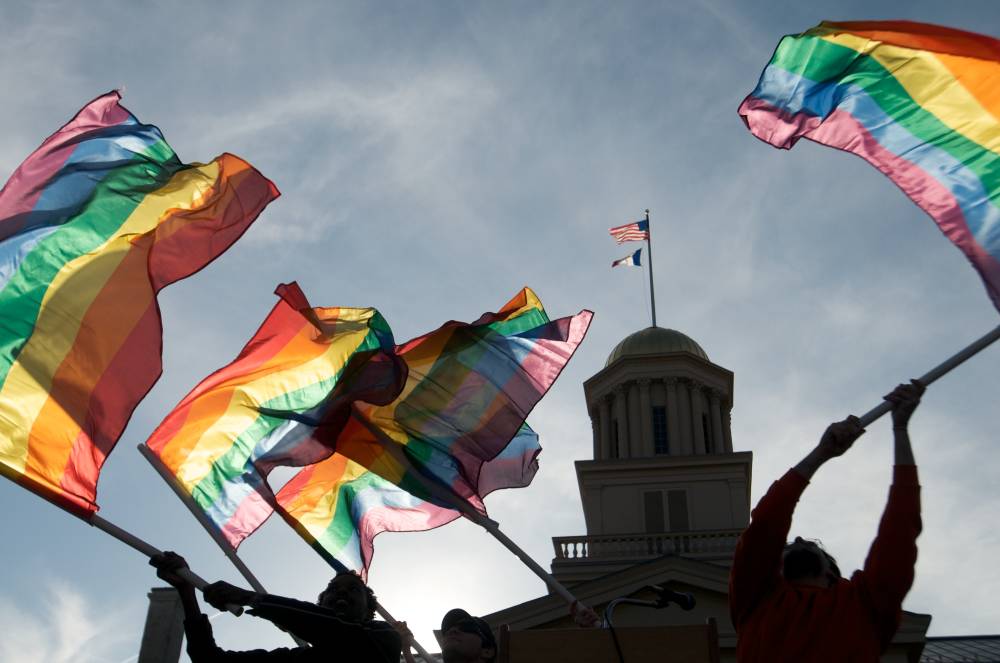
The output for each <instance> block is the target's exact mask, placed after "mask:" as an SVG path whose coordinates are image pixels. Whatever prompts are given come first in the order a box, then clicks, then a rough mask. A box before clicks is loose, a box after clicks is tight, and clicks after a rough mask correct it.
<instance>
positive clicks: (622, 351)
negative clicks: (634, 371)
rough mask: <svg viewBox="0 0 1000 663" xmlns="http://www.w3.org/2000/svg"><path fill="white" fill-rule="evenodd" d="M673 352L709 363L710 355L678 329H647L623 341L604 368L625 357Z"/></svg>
mask: <svg viewBox="0 0 1000 663" xmlns="http://www.w3.org/2000/svg"><path fill="white" fill-rule="evenodd" d="M671 352H689V353H691V354H693V355H695V356H696V357H700V358H701V359H704V360H705V361H708V354H706V353H705V351H704V350H702V348H701V346H700V345H698V344H697V343H695V341H694V339H692V338H691V337H690V336H688V335H686V334H682V333H681V332H679V331H677V330H676V329H666V328H664V327H646V328H645V329H641V330H639V331H637V332H635V333H634V334H629V335H628V336H626V337H625V338H624V339H622V341H621V342H620V343H619V344H618V345H616V346H615V349H614V350H612V351H611V354H610V355H608V360H607V362H605V364H604V366H605V367H608V366H610V365H611V364H613V363H614V362H616V361H618V360H619V359H622V358H624V357H646V356H651V355H663V354H669V353H671Z"/></svg>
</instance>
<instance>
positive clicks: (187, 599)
mask: <svg viewBox="0 0 1000 663" xmlns="http://www.w3.org/2000/svg"><path fill="white" fill-rule="evenodd" d="M149 563H150V564H151V565H152V566H154V567H156V570H157V575H158V576H159V577H160V579H162V580H165V581H166V582H168V583H170V584H171V585H172V586H173V587H174V588H176V589H177V592H178V594H180V598H181V605H182V606H183V608H184V634H185V636H186V637H187V651H188V656H190V657H191V661H192V663H209V662H211V663H221V662H225V663H284V662H286V661H287V662H289V663H311V662H313V661H315V662H316V663H319V662H320V661H322V662H324V663H335V662H336V661H345V662H347V661H350V662H351V663H361V662H364V663H398V661H399V653H400V647H401V641H400V636H399V634H398V633H396V631H395V630H394V629H393V628H392V627H391V626H390V625H389V624H386V623H385V622H380V621H376V620H375V619H374V617H375V605H376V601H375V594H374V592H372V590H371V588H369V587H368V586H367V585H366V584H365V583H364V581H363V580H362V579H361V577H360V576H358V575H357V574H356V573H353V572H341V573H338V574H337V575H336V576H335V577H334V578H333V580H331V581H330V583H329V584H328V585H327V587H326V589H325V590H323V592H322V593H321V594H320V595H319V599H318V600H317V602H316V603H315V604H313V603H307V602H305V601H297V600H295V599H289V598H284V597H281V596H272V595H270V594H259V593H257V592H252V591H249V590H246V589H241V588H240V587H236V586H234V585H230V584H229V583H227V582H217V583H213V584H211V585H208V586H207V587H206V588H205V591H204V595H205V600H206V601H207V602H208V603H210V604H211V605H212V606H214V607H216V608H218V609H219V610H223V609H226V608H227V607H228V606H231V605H238V606H248V607H249V608H250V614H252V615H254V616H256V617H261V618H264V619H267V620H268V621H270V622H272V623H273V624H275V625H276V626H278V627H279V628H281V629H282V630H285V631H288V632H289V633H291V634H293V635H294V636H296V638H298V639H300V640H302V641H305V642H306V643H308V645H303V646H299V647H293V648H279V649H272V650H263V649H256V650H251V651H226V650H224V649H222V648H220V647H219V646H218V645H217V644H216V643H215V638H214V636H213V634H212V626H211V623H210V622H209V621H208V617H206V616H205V615H204V614H202V613H201V609H200V608H199V607H198V599H197V596H196V595H195V591H194V587H193V586H192V585H191V583H190V582H188V581H187V580H185V579H184V578H183V577H181V576H180V575H179V573H178V572H179V571H180V570H181V569H186V568H187V562H185V561H184V558H183V557H181V556H180V555H178V554H176V553H173V552H166V553H163V554H161V555H157V556H155V557H153V558H151V559H150V561H149Z"/></svg>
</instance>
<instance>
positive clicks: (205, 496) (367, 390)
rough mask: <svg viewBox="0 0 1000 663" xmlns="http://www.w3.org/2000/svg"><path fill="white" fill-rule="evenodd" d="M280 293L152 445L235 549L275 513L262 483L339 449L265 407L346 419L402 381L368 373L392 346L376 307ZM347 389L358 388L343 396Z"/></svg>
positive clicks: (288, 290)
mask: <svg viewBox="0 0 1000 663" xmlns="http://www.w3.org/2000/svg"><path fill="white" fill-rule="evenodd" d="M277 294H279V295H280V297H281V299H280V300H279V301H278V303H277V304H276V305H275V306H274V308H273V309H272V310H271V313H270V314H269V315H268V316H267V319H265V320H264V323H263V324H262V325H261V327H260V329H258V330H257V333H256V334H254V337H253V338H252V339H251V340H250V342H249V343H247V345H246V347H245V348H244V349H243V351H242V352H241V353H240V355H239V356H238V357H237V358H236V360H235V361H233V362H232V363H231V364H229V365H228V366H226V367H224V368H222V369H220V370H219V371H217V372H215V373H213V374H212V375H210V376H209V377H207V378H206V379H205V380H203V381H202V382H201V384H199V385H198V386H197V387H195V389H194V390H193V391H191V393H189V394H188V395H187V396H186V397H185V398H184V400H182V401H181V402H180V404H178V405H177V407H176V408H174V410H173V411H172V412H171V413H170V414H169V415H167V418H166V419H164V421H163V423H161V424H160V426H159V427H158V428H157V429H156V430H155V431H154V432H153V435H152V436H151V437H150V438H149V440H148V441H147V442H146V444H147V446H148V447H149V449H150V450H151V451H152V452H153V453H154V454H155V456H156V457H158V459H159V462H160V463H161V464H162V465H163V466H164V467H165V468H166V469H167V471H168V472H169V474H170V475H173V476H174V477H176V479H177V482H178V484H179V486H180V488H181V489H182V490H183V492H184V493H185V494H188V495H190V497H191V498H192V500H193V501H194V503H195V505H196V506H197V508H199V509H201V510H202V511H204V512H205V513H206V515H208V517H209V519H210V520H211V521H212V522H213V523H214V524H215V526H216V527H217V528H218V530H219V531H220V532H221V533H222V534H223V536H224V537H225V538H226V540H227V541H229V542H230V544H231V545H233V547H234V548H235V547H236V546H237V545H238V544H239V542H240V541H242V540H243V539H244V538H245V537H247V536H249V535H250V534H251V533H253V531H254V530H256V529H257V527H259V526H260V525H261V524H262V523H263V522H264V520H266V519H267V518H268V516H270V515H271V512H272V510H273V503H274V496H273V494H272V493H271V490H270V488H269V487H268V486H267V482H266V481H265V479H266V478H267V475H268V473H269V472H270V471H271V470H272V469H273V468H274V467H276V466H279V465H282V466H291V467H300V466H303V465H309V464H311V463H315V462H318V461H320V460H322V459H324V458H326V457H328V456H329V455H330V454H331V453H332V449H331V448H328V447H326V446H324V445H323V444H322V443H319V442H317V441H316V440H315V439H314V438H312V437H311V436H309V435H303V434H302V433H301V432H300V431H298V430H296V429H297V428H298V426H297V424H296V422H294V421H292V420H290V419H288V418H285V417H276V416H271V415H269V414H264V413H262V412H261V410H262V409H273V410H275V411H278V412H282V413H286V414H287V413H293V412H308V411H310V410H313V409H315V408H323V409H324V411H328V412H331V413H336V415H337V416H344V415H345V414H346V412H345V410H344V406H349V404H350V402H351V401H352V400H353V399H355V398H365V397H368V398H373V399H375V400H379V399H382V400H389V399H391V398H392V397H394V396H395V395H396V394H397V393H398V392H399V389H400V382H401V380H402V377H403V376H402V374H401V373H400V372H399V367H398V366H396V367H394V368H393V370H392V371H390V372H389V373H388V374H385V373H379V372H373V371H370V370H367V371H366V370H365V369H368V368H369V367H370V366H376V367H378V366H381V363H379V362H374V363H372V364H371V365H369V362H368V360H369V359H372V358H374V357H376V356H379V355H382V356H388V355H386V354H385V353H386V351H389V352H391V350H392V348H393V347H394V346H393V339H392V332H391V331H390V330H389V327H388V325H386V324H385V320H384V319H383V318H382V316H381V315H380V314H379V312H378V311H376V310H375V309H372V308H315V309H313V308H311V307H309V305H308V302H307V301H306V299H305V296H304V295H303V294H302V291H301V290H299V287H298V286H297V285H296V284H294V283H292V284H290V285H283V286H279V288H278V291H277ZM373 376H374V377H375V378H376V379H372V377H373ZM380 380H381V381H380ZM345 389H350V390H352V392H351V393H350V394H349V396H348V397H347V398H341V399H340V400H339V401H338V400H337V398H338V396H339V395H341V394H342V393H343V391H344V390H345Z"/></svg>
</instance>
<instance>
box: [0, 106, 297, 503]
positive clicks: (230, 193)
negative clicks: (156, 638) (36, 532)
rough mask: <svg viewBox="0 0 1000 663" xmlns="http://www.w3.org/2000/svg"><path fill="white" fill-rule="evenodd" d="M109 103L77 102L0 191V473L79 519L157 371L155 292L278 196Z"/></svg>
mask: <svg viewBox="0 0 1000 663" xmlns="http://www.w3.org/2000/svg"><path fill="white" fill-rule="evenodd" d="M119 99H120V97H119V95H118V93H116V92H111V93H109V94H106V95H104V96H102V97H98V98H97V99H95V100H94V101H92V102H90V103H89V104H87V105H86V106H85V107H84V108H83V109H82V110H81V111H80V112H79V113H77V115H76V116H75V117H74V118H73V119H72V120H70V122H69V123H67V124H66V125H65V126H64V127H62V128H61V129H60V130H59V131H57V132H56V133H54V134H53V135H52V136H50V137H49V138H48V139H46V140H45V142H44V143H42V145H41V147H39V148H38V149H37V150H36V151H35V152H34V153H32V154H31V156H29V157H28V158H27V160H25V162H24V163H22V164H21V166H20V167H19V168H18V169H17V170H16V171H15V172H14V174H13V175H12V176H11V178H10V180H9V181H8V182H7V184H6V185H5V186H4V188H3V190H2V191H0V473H2V474H3V475H5V476H7V477H8V478H10V479H12V480H13V481H16V482H18V483H20V484H22V485H24V486H25V487H27V488H29V489H31V490H33V491H35V492H37V493H38V494H40V495H41V496H43V497H45V498H46V499H49V500H50V501H53V502H55V503H56V504H58V505H59V506H62V507H64V508H67V509H69V510H71V511H73V512H74V513H76V514H77V515H80V516H83V517H86V516H88V515H89V514H91V513H94V512H95V511H96V510H97V508H98V507H97V503H96V486H97V478H98V473H99V472H100V469H101V466H102V464H103V463H104V460H105V458H106V457H107V455H108V454H109V453H110V452H111V450H112V449H113V447H114V445H115V443H116V441H117V440H118V438H119V436H120V435H121V433H122V430H123V429H124V428H125V425H126V423H127V422H128V419H129V417H130V416H131V414H132V411H133V410H134V409H135V407H136V405H137V404H138V403H139V401H140V400H141V399H142V398H143V396H145V394H146V393H147V392H148V391H149V389H150V388H151V387H152V386H153V384H154V383H155V382H156V380H157V378H158V377H159V375H160V371H161V357H160V350H161V326H160V313H159V308H158V306H157V301H156V293H157V292H159V291H160V289H161V288H163V287H164V286H166V285H169V284H170V283H173V282H174V281H177V280H179V279H182V278H185V277H187V276H190V275H191V274H194V273H195V272H197V271H198V270H200V269H202V268H203V267H205V265H207V264H208V263H209V262H211V261H212V260H213V259H214V258H216V257H217V256H218V255H219V254H221V253H222V252H223V251H225V250H226V249H227V248H228V247H229V246H230V245H231V244H232V243H233V242H235V241H236V240H237V239H238V238H239V237H240V236H241V235H242V234H243V232H244V231H245V230H246V229H247V227H249V225H250V224H251V223H252V222H253V220H254V219H255V218H256V217H257V215H258V214H259V213H260V212H261V210H263V209H264V207H265V206H266V205H267V204H268V203H269V202H270V201H272V200H273V199H274V198H276V197H277V196H278V191H277V189H276V188H275V187H274V185H273V184H272V183H271V182H270V181H268V180H267V179H266V178H265V177H263V176H262V175H261V174H260V173H259V172H257V171H256V170H255V169H254V168H253V167H251V166H250V164H248V163H246V162H245V161H242V160H241V159H239V158H237V157H235V156H233V155H231V154H223V155H222V156H220V157H218V158H217V159H216V160H215V161H213V162H211V163H208V164H184V163H181V161H180V160H179V159H178V158H177V155H176V154H175V153H174V151H173V150H172V149H171V148H170V146H169V145H168V144H167V143H166V141H165V140H164V138H163V135H162V134H161V133H160V131H159V129H157V128H156V127H155V126H152V125H146V124H140V123H139V121H138V120H137V119H136V118H135V117H134V116H133V115H132V114H131V113H129V112H128V111H127V110H126V109H125V108H123V107H122V106H121V105H120V104H119V103H118V102H119Z"/></svg>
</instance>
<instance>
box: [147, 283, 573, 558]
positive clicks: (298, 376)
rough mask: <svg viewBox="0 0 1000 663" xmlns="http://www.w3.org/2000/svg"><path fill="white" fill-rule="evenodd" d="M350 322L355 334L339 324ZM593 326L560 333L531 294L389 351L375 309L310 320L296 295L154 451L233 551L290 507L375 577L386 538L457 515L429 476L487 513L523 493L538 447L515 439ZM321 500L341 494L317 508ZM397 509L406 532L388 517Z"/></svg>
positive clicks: (179, 415)
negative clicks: (374, 562)
mask: <svg viewBox="0 0 1000 663" xmlns="http://www.w3.org/2000/svg"><path fill="white" fill-rule="evenodd" d="M290 302H294V303H290ZM344 316H348V317H349V323H350V324H339V325H338V324H337V321H338V320H340V319H341V318H343V317H344ZM590 317H591V314H590V312H589V311H584V312H582V313H580V314H579V315H577V316H574V317H572V318H566V319H562V320H557V321H555V322H552V321H549V319H548V317H547V315H546V314H545V311H544V309H543V308H542V307H541V304H540V302H539V301H538V299H537V297H535V295H534V293H532V292H531V291H530V290H528V289H525V290H523V291H522V292H521V293H519V295H518V296H516V297H515V298H513V299H512V300H511V301H510V302H508V304H507V305H505V306H504V307H503V308H501V310H500V311H498V312H497V313H488V314H485V315H483V316H482V317H481V318H480V319H479V320H477V321H476V322H475V323H472V324H467V323H460V322H449V323H447V324H445V325H443V326H442V327H441V328H439V329H438V330H435V331H434V332H431V333H430V334H427V335H425V336H421V337H419V338H417V339H414V340H413V341H410V342H408V343H404V344H402V345H399V346H392V337H391V333H390V332H389V329H388V327H387V326H386V325H385V323H384V320H382V319H381V316H378V314H377V313H376V312H375V311H374V310H373V309H320V308H315V309H313V308H308V305H307V303H306V301H305V297H304V296H303V295H302V294H301V292H299V291H298V290H297V289H295V293H294V296H291V297H290V296H289V295H288V293H287V292H285V293H283V299H282V301H281V302H279V303H278V305H277V306H276V307H275V309H274V310H273V311H272V312H271V315H270V316H269V317H268V319H267V320H266V321H265V322H264V324H263V325H262V326H261V328H260V330H259V331H258V332H257V334H256V335H255V336H254V338H253V339H251V341H250V342H249V343H248V344H247V346H246V348H245V349H244V351H243V353H241V355H240V356H239V357H238V358H237V359H236V361H234V362H233V363H232V364H230V365H229V366H227V367H225V368H223V369H221V370H220V371H218V372H217V373H215V374H214V375H212V376H210V377H209V378H207V379H206V380H205V381H203V382H202V383H201V384H200V385H198V387H196V388H195V390H194V391H192V392H191V393H190V394H189V395H188V396H187V397H186V398H185V399H184V400H183V401H182V402H181V404H180V405H178V407H177V408H176V409H175V410H174V411H173V412H172V413H171V414H170V415H169V416H168V417H167V419H166V420H165V421H164V422H163V424H161V425H160V427H159V428H158V429H157V430H156V431H155V432H154V433H153V436H152V437H151V438H150V439H149V441H148V442H147V445H148V446H149V448H150V450H151V451H153V453H154V454H155V455H157V456H158V457H159V459H160V461H161V462H162V464H163V465H164V466H165V467H166V469H167V470H168V471H169V472H170V473H172V474H173V475H175V476H176V478H177V480H178V485H179V486H180V488H181V489H182V490H183V492H184V493H185V494H190V495H191V497H192V498H193V500H194V503H195V506H196V508H198V509H200V510H201V511H203V512H204V513H205V514H206V515H207V516H208V520H209V521H211V523H212V524H213V525H214V526H215V527H216V528H217V529H218V531H219V532H220V533H221V534H222V536H223V537H224V538H225V539H226V541H228V543H229V544H230V545H231V546H232V547H233V548H236V547H237V546H239V544H240V543H241V542H242V541H243V540H244V539H245V538H246V537H247V536H249V535H250V534H251V533H253V532H254V531H255V530H256V529H257V528H258V527H259V526H260V525H261V524H262V523H263V522H264V520H266V519H267V518H268V517H269V516H270V514H271V513H272V511H273V510H274V509H275V508H278V510H279V511H280V512H281V513H282V515H283V516H284V517H285V518H286V519H287V520H288V521H289V522H290V523H292V524H293V525H294V526H295V527H296V529H297V530H298V531H299V532H300V534H302V535H303V536H304V537H305V538H306V539H307V540H308V541H310V543H312V544H314V545H315V547H317V549H322V550H325V551H327V552H326V553H325V554H324V556H325V557H327V558H328V559H331V560H332V559H336V558H339V557H343V558H344V559H345V560H346V561H345V562H344V564H345V565H347V566H350V567H351V568H357V569H361V570H363V569H364V568H365V567H366V564H367V560H370V558H371V539H372V538H374V536H375V534H377V533H378V532H379V531H385V530H408V529H411V530H412V529H426V528H428V527H434V526H437V525H439V524H443V523H444V522H448V521H449V520H451V519H453V518H454V517H455V513H454V512H452V510H451V509H450V508H449V506H450V503H442V501H441V500H440V499H438V498H436V497H435V496H434V495H431V494H429V493H428V491H427V490H426V488H425V487H426V477H427V476H430V477H433V479H434V480H437V481H438V482H439V483H440V484H442V485H445V486H447V487H448V488H450V489H451V490H452V492H453V493H455V494H458V495H460V496H461V498H462V499H466V500H468V501H469V503H471V504H473V505H474V506H475V508H477V509H479V510H481V511H482V512H485V507H484V506H483V504H482V497H483V496H485V494H487V493H488V492H490V491H492V490H495V489H498V488H503V487H513V486H520V485H527V483H528V482H529V481H530V480H531V477H532V476H534V472H535V470H536V468H537V465H536V461H535V459H536V456H537V454H538V451H539V448H538V447H537V438H536V437H535V436H534V434H533V433H530V432H529V433H523V434H521V435H518V432H519V430H520V429H521V426H522V424H523V423H524V419H525V417H527V414H528V412H529V411H530V410H531V408H532V407H533V406H534V404H535V403H536V402H537V401H538V399H540V398H541V396H542V395H543V394H544V393H545V391H546V390H547V389H548V388H549V386H551V384H552V382H553V381H554V380H555V378H556V377H557V376H558V374H559V372H560V371H561V369H562V367H563V366H564V365H565V363H566V362H567V361H568V360H569V358H570V357H571V356H572V354H573V352H574V351H575V349H576V347H577V345H579V343H580V342H581V341H582V339H583V335H584V333H585V332H586V329H587V326H588V325H589V322H590ZM361 323H363V324H361ZM321 325H322V326H324V327H325V329H326V331H325V332H324V333H322V334H319V333H317V331H318V329H319V328H320V326H321ZM320 355H322V359H321V360H317V359H316V358H317V356H320ZM351 365H353V366H354V368H353V372H352V373H351V375H350V376H348V378H345V377H344V375H345V369H344V367H345V366H351ZM512 439H513V440H515V443H513V444H512V443H511V441H512ZM529 441H533V442H534V446H532V445H531V444H529ZM334 452H336V453H334ZM400 454H403V455H400ZM320 461H323V462H320ZM314 463H319V464H318V465H314ZM277 465H285V466H311V467H307V469H305V470H302V471H301V472H300V473H299V474H298V475H296V477H295V478H294V479H293V480H292V481H291V483H290V484H288V485H286V486H285V487H284V488H282V490H281V492H280V494H279V495H278V496H277V497H276V496H275V495H274V493H273V491H272V489H271V487H270V486H268V484H267V475H268V473H269V472H270V471H271V470H272V469H273V468H274V467H275V466H277ZM415 468H419V469H415ZM415 471H420V472H421V473H422V475H423V476H417V475H416V474H414V472H415ZM340 482H343V483H345V484H349V485H350V486H353V488H345V489H344V490H346V491H351V490H353V491H355V492H356V491H357V490H359V489H360V488H361V487H362V486H364V487H366V489H367V490H366V492H365V495H366V496H367V497H366V500H367V501H366V502H364V506H362V505H360V504H359V505H358V507H357V508H355V509H354V511H353V513H352V514H351V515H345V514H346V513H348V512H345V511H344V509H346V508H347V506H346V504H347V503H348V502H349V501H350V500H344V501H341V499H342V497H341V492H340V489H335V488H334V486H337V485H339V484H340ZM324 488H325V489H326V491H328V492H329V493H330V494H329V495H328V496H327V497H326V498H323V499H324V500H325V501H324V502H322V503H320V500H321V496H322V495H323V494H324V491H323V489H324ZM404 495H410V497H403V496H404ZM379 504H384V505H389V506H386V507H385V508H383V509H382V510H381V512H380V513H382V514H383V516H381V520H376V519H374V517H373V519H370V520H369V521H366V520H365V517H364V513H365V512H366V511H367V510H368V509H370V508H377V505H379ZM338 505H339V506H338ZM403 505H407V506H406V508H404V506H403ZM393 508H395V510H396V511H398V512H399V514H400V517H401V520H400V522H399V523H398V524H395V525H393V524H392V523H391V522H390V521H389V520H388V515H385V514H388V513H390V512H392V511H393ZM324 509H325V511H324ZM446 512H447V513H446ZM338 513H339V514H340V515H337V514H338ZM373 513H375V512H373ZM352 519H355V520H356V522H357V523H365V522H368V525H365V527H366V528H367V529H365V530H361V531H360V533H359V534H356V535H355V540H354V541H355V542H354V543H351V537H350V536H348V535H347V530H346V529H345V528H346V523H347V522H348V521H351V522H354V520H352ZM376 523H378V524H377V525H376ZM331 527H332V528H334V529H335V530H337V531H336V533H331V532H330V528H331ZM352 531H353V530H352ZM352 547H353V548H352ZM351 550H353V552H345V551H351Z"/></svg>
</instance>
